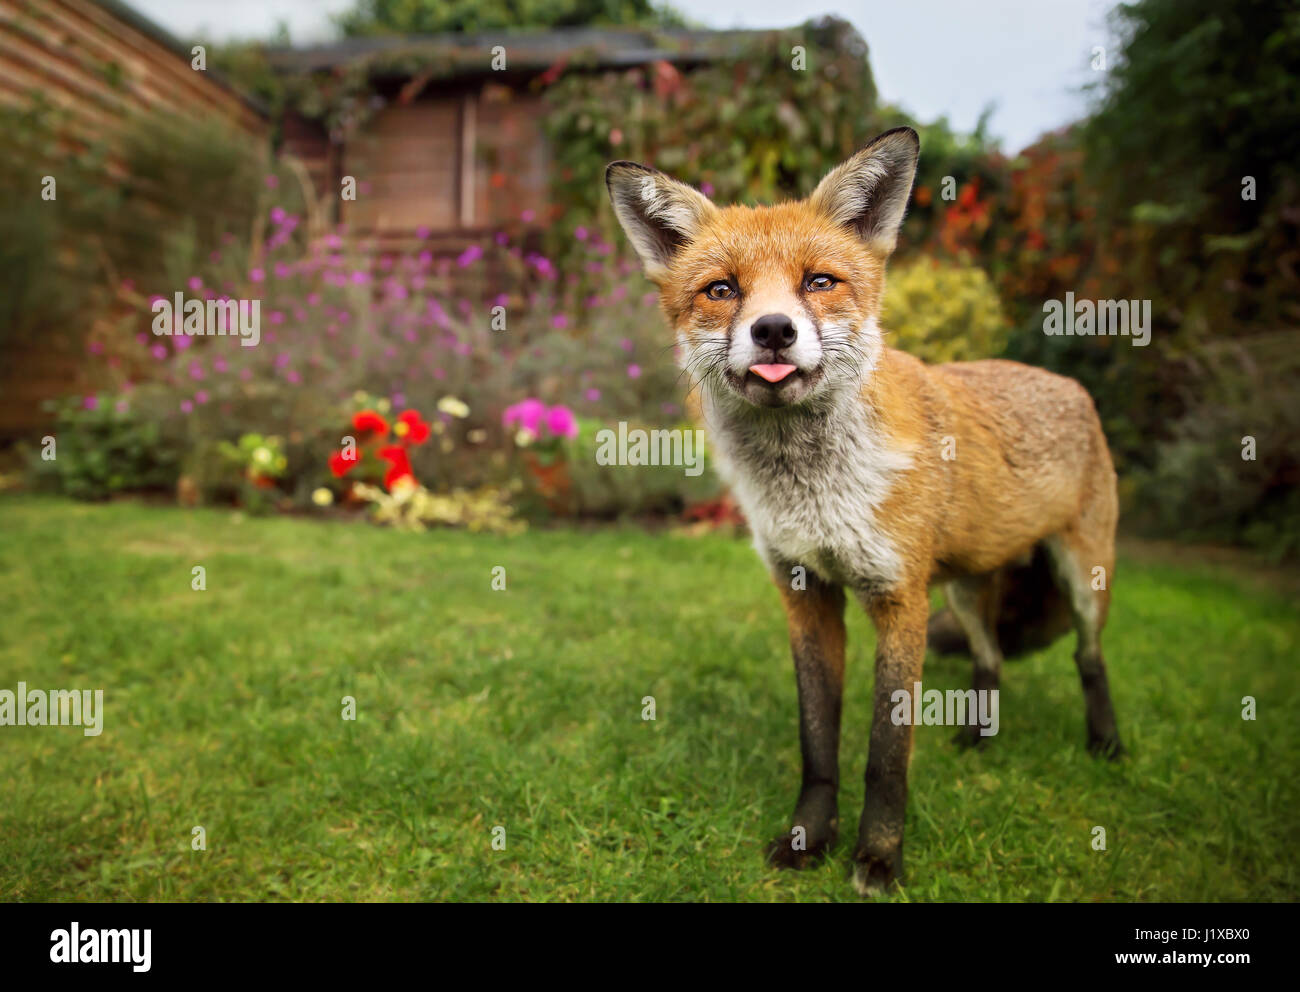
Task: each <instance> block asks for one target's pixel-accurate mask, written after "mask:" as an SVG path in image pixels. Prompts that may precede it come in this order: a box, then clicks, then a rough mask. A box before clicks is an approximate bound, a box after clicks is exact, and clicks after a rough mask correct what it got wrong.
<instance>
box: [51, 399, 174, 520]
mask: <svg viewBox="0 0 1300 992" xmlns="http://www.w3.org/2000/svg"><path fill="white" fill-rule="evenodd" d="M49 406H50V408H51V411H52V414H53V417H54V425H53V428H52V430H51V436H53V438H54V441H55V447H54V454H55V457H54V458H52V459H50V460H48V461H47V460H45V459H44V458H42V457H41V453H40V451H39V450H37V451H31V452H29V454H28V463H29V466H30V468H31V470H32V472H33V475H34V478H35V480H36V482H37V483H38V485H42V486H47V487H51V488H53V489H55V490H57V491H59V492H62V493H64V494H66V495H68V496H72V497H74V498H76V499H85V500H99V499H106V498H108V497H109V496H111V495H113V494H114V493H121V492H148V491H155V492H157V491H166V492H171V491H172V490H174V489H175V486H176V478H177V475H178V474H179V465H180V460H181V456H182V452H183V450H184V439H183V437H182V436H181V435H180V434H179V433H178V431H177V430H176V425H174V424H173V425H166V424H164V423H163V422H162V421H161V420H160V419H159V418H157V417H156V415H151V414H149V413H146V412H144V411H141V410H140V409H139V408H138V407H137V406H136V405H135V404H133V403H132V402H131V400H129V399H127V398H126V397H125V396H118V397H113V396H99V397H96V396H89V397H86V398H84V399H83V398H81V397H75V398H70V399H67V400H64V401H62V402H61V403H58V404H49Z"/></svg>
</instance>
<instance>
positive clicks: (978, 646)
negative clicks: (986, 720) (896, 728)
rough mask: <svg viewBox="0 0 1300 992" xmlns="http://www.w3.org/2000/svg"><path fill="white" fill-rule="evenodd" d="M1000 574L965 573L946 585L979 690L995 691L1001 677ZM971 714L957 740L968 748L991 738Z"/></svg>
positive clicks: (976, 688)
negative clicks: (968, 574)
mask: <svg viewBox="0 0 1300 992" xmlns="http://www.w3.org/2000/svg"><path fill="white" fill-rule="evenodd" d="M1000 577H1001V576H1000V573H998V572H990V573H988V574H987V575H973V576H966V577H962V578H959V579H954V580H953V581H951V582H949V583H948V584H947V585H946V586H945V587H944V591H945V592H946V593H947V596H948V605H949V607H950V608H951V609H952V612H953V614H954V615H955V616H956V617H957V620H958V622H959V623H960V624H961V628H962V630H963V632H964V633H965V635H966V641H967V643H968V644H969V645H970V653H971V657H972V658H973V659H974V662H975V676H974V683H973V688H974V689H975V691H976V692H977V693H978V692H987V691H990V690H996V689H997V688H998V685H999V683H1000V682H1001V680H1002V651H1001V649H1000V648H999V647H998V633H997V620H998V607H999V602H1000V600H1001V596H1000V595H999V589H998V583H999V581H1000ZM968 716H969V717H971V719H969V720H968V722H967V723H966V725H965V726H964V727H962V728H961V729H960V730H959V731H958V732H957V738H956V739H957V741H958V743H960V744H962V745H964V746H967V747H971V746H976V745H982V744H984V743H985V742H986V741H987V740H988V738H987V737H985V736H983V735H982V734H981V733H980V726H979V724H978V723H977V722H975V720H974V719H973V713H972V714H968Z"/></svg>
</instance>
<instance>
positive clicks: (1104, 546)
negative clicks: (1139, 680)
mask: <svg viewBox="0 0 1300 992" xmlns="http://www.w3.org/2000/svg"><path fill="white" fill-rule="evenodd" d="M1044 547H1046V549H1047V553H1048V556H1049V558H1050V560H1051V563H1052V574H1053V577H1054V578H1055V580H1056V583H1057V585H1058V587H1059V588H1060V590H1061V592H1062V594H1063V595H1064V596H1065V597H1066V599H1067V601H1068V602H1069V604H1070V614H1071V616H1072V617H1073V620H1074V629H1075V633H1076V636H1077V638H1078V640H1077V643H1076V645H1075V651H1074V662H1075V665H1076V666H1077V667H1078V669H1079V680H1080V682H1081V683H1082V684H1083V699H1084V705H1085V707H1086V711H1087V716H1088V750H1089V751H1091V752H1092V753H1093V754H1098V755H1102V756H1104V757H1107V758H1111V759H1115V758H1118V757H1119V756H1120V755H1122V754H1123V752H1124V748H1123V745H1122V744H1121V743H1120V739H1119V729H1118V727H1117V726H1116V724H1115V709H1114V706H1113V705H1112V704H1111V700H1110V684H1109V682H1108V680H1107V678H1106V663H1105V661H1104V659H1103V658H1102V653H1101V631H1102V628H1103V627H1104V626H1105V624H1106V614H1107V612H1108V611H1109V608H1110V577H1111V572H1112V571H1113V570H1114V563H1115V552H1114V542H1113V540H1112V539H1111V538H1110V536H1109V535H1107V534H1105V533H1104V532H1103V535H1102V537H1101V538H1100V539H1091V540H1090V539H1089V538H1088V537H1087V536H1086V535H1085V530H1084V528H1083V527H1076V528H1073V529H1070V530H1067V531H1065V532H1063V533H1061V534H1057V535H1054V536H1053V537H1049V538H1048V539H1047V540H1046V541H1045V542H1044Z"/></svg>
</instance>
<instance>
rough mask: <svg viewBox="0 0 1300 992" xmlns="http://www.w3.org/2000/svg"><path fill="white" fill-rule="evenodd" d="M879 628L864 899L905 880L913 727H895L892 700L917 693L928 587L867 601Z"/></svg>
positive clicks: (857, 854) (860, 867)
mask: <svg viewBox="0 0 1300 992" xmlns="http://www.w3.org/2000/svg"><path fill="white" fill-rule="evenodd" d="M863 600H864V605H865V606H866V609H867V612H868V613H869V614H870V615H871V619H872V621H873V622H874V623H875V626H876V688H875V695H874V698H873V704H872V716H871V745H870V750H869V752H868V754H867V773H866V799H865V801H864V803H863V806H862V819H861V820H860V821H859V823H858V842H857V846H856V847H855V848H854V851H853V886H854V888H856V889H857V890H858V892H859V893H860V894H861V895H864V896H866V895H875V894H877V893H879V892H882V891H884V890H885V889H886V888H887V887H888V886H890V885H891V884H892V883H894V882H896V881H898V880H900V879H901V878H902V875H903V819H904V816H905V814H906V812H907V765H908V761H909V760H910V759H911V755H912V727H911V724H910V722H909V723H906V724H899V723H895V722H894V720H893V719H892V718H891V711H892V710H893V709H894V707H895V703H894V702H893V701H892V700H893V699H894V694H895V693H896V692H898V691H899V690H903V691H905V692H907V693H908V695H909V697H910V695H911V694H912V692H913V691H915V685H916V683H917V682H920V681H921V666H922V663H923V662H924V660H925V628H926V620H927V618H928V616H929V600H928V598H927V595H926V589H925V585H924V583H915V584H912V585H910V586H907V587H904V588H900V589H899V590H896V591H893V592H890V593H885V594H877V593H870V594H865V595H864V596H863Z"/></svg>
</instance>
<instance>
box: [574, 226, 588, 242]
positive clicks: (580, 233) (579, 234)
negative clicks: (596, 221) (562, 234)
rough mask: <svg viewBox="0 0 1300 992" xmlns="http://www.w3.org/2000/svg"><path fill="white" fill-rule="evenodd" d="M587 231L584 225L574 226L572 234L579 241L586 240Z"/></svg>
mask: <svg viewBox="0 0 1300 992" xmlns="http://www.w3.org/2000/svg"><path fill="white" fill-rule="evenodd" d="M587 233H588V232H587V229H586V228H585V227H575V228H574V229H573V236H574V237H575V238H577V239H578V240H579V241H586V240H587Z"/></svg>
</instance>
